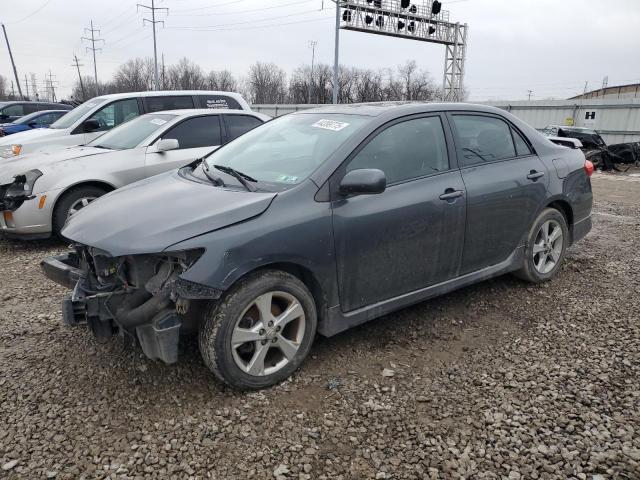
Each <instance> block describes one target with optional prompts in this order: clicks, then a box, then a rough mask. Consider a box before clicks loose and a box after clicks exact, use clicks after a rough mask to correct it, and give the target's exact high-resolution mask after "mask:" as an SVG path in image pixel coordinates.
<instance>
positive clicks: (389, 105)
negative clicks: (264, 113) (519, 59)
mask: <svg viewBox="0 0 640 480" xmlns="http://www.w3.org/2000/svg"><path fill="white" fill-rule="evenodd" d="M442 111H474V112H484V113H499V114H504V110H502V109H500V108H497V107H490V106H487V105H478V104H474V103H430V102H378V103H354V104H349V105H330V106H326V107H317V108H311V109H309V110H301V111H299V112H295V115H299V114H308V113H327V114H344V115H364V116H369V117H377V116H380V115H384V114H396V115H398V116H401V115H404V114H407V115H409V114H412V113H421V112H442Z"/></svg>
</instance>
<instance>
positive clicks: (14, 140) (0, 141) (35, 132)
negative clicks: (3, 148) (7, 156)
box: [0, 128, 67, 145]
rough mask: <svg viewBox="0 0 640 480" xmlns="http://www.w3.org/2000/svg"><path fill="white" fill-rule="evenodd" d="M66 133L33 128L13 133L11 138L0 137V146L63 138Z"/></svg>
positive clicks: (54, 129)
mask: <svg viewBox="0 0 640 480" xmlns="http://www.w3.org/2000/svg"><path fill="white" fill-rule="evenodd" d="M66 133H67V131H66V130H61V129H57V128H34V129H31V130H27V131H26V132H18V133H14V134H13V135H11V136H7V137H0V145H14V144H25V143H30V142H33V141H34V140H43V139H45V138H56V137H60V136H64V135H66Z"/></svg>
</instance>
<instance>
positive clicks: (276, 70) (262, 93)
mask: <svg viewBox="0 0 640 480" xmlns="http://www.w3.org/2000/svg"><path fill="white" fill-rule="evenodd" d="M286 80H287V74H286V73H285V72H284V70H283V69H281V68H280V67H278V66H277V65H276V64H275V63H263V62H256V63H254V64H253V65H251V67H249V77H248V83H249V88H250V91H251V97H252V99H253V103H283V102H284V101H285V100H286Z"/></svg>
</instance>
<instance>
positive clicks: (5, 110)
mask: <svg viewBox="0 0 640 480" xmlns="http://www.w3.org/2000/svg"><path fill="white" fill-rule="evenodd" d="M71 109H73V106H72V105H67V104H65V103H55V102H26V101H25V102H20V101H12V102H0V123H11V122H14V121H16V120H18V119H19V118H20V117H24V116H25V115H29V114H30V113H35V112H39V111H41V110H67V111H68V110H71Z"/></svg>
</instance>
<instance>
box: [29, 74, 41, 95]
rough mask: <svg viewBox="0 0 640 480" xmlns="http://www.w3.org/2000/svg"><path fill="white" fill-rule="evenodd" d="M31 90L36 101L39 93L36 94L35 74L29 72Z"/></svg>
mask: <svg viewBox="0 0 640 480" xmlns="http://www.w3.org/2000/svg"><path fill="white" fill-rule="evenodd" d="M31 91H32V92H33V96H34V97H35V99H36V102H37V101H38V100H39V95H38V86H37V85H36V74H35V73H32V74H31Z"/></svg>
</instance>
